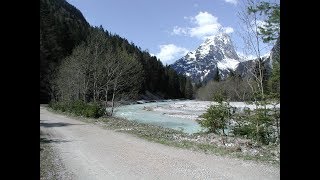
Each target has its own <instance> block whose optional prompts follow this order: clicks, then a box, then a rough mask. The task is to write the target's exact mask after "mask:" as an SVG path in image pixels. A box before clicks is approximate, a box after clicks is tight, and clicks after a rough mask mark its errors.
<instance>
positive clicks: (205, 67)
mask: <svg viewBox="0 0 320 180" xmlns="http://www.w3.org/2000/svg"><path fill="white" fill-rule="evenodd" d="M239 63H240V61H239V56H238V55H237V53H236V51H235V49H234V46H233V44H232V41H231V39H230V36H229V35H228V34H226V33H220V34H217V35H215V36H211V37H209V38H207V39H206V40H205V42H203V43H202V44H201V45H200V46H199V47H198V48H197V49H196V50H194V51H191V52H189V53H187V54H186V55H185V56H184V57H182V58H180V59H179V60H177V61H176V62H175V63H173V64H172V65H171V67H173V68H174V69H175V70H176V71H177V72H178V73H182V74H185V75H187V76H189V77H191V79H192V80H193V82H207V81H209V80H211V79H213V78H214V77H215V76H216V75H217V71H218V73H219V75H220V77H221V78H222V79H224V78H226V77H227V76H228V74H229V73H230V71H231V70H232V71H236V69H237V67H238V64H239Z"/></svg>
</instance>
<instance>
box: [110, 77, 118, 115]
mask: <svg viewBox="0 0 320 180" xmlns="http://www.w3.org/2000/svg"><path fill="white" fill-rule="evenodd" d="M117 82H118V77H117V78H116V79H115V82H114V85H113V94H112V106H111V116H112V115H113V110H114V97H115V94H116V91H117Z"/></svg>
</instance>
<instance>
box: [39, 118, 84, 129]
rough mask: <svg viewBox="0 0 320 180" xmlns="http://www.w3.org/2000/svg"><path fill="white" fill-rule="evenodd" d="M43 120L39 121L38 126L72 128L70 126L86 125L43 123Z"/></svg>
mask: <svg viewBox="0 0 320 180" xmlns="http://www.w3.org/2000/svg"><path fill="white" fill-rule="evenodd" d="M43 121H44V120H40V126H42V127H46V128H50V127H63V126H72V125H86V124H70V123H64V122H58V123H44V122H43Z"/></svg>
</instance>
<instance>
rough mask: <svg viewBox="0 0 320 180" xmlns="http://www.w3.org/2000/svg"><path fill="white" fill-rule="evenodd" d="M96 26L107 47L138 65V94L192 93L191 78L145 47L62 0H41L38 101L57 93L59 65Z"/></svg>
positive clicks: (89, 95) (186, 95)
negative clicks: (92, 20) (93, 23)
mask: <svg viewBox="0 0 320 180" xmlns="http://www.w3.org/2000/svg"><path fill="white" fill-rule="evenodd" d="M96 30H98V31H103V33H104V35H103V38H106V39H107V41H108V45H107V46H109V47H112V48H109V49H113V50H112V51H113V52H121V53H125V54H127V55H128V56H129V57H130V58H133V59H134V61H137V63H139V64H140V65H141V67H142V68H141V77H142V78H141V79H140V81H139V82H140V83H139V84H137V85H136V87H135V89H136V88H137V92H138V94H139V95H144V94H146V92H150V93H152V94H155V95H158V96H159V97H163V98H184V97H187V98H191V97H192V94H193V93H192V85H191V82H190V80H188V79H187V78H186V77H185V76H183V75H178V74H177V73H176V72H175V71H174V70H173V69H172V68H171V67H169V66H164V65H163V64H162V63H161V61H160V60H158V59H157V58H156V57H154V56H151V55H150V54H149V53H148V52H147V51H142V50H141V48H139V47H138V46H136V45H135V44H134V43H132V42H128V40H126V39H125V38H122V37H120V36H119V35H117V34H112V33H110V32H108V31H107V30H104V29H103V27H99V28H98V27H91V26H90V25H89V24H88V22H87V21H86V20H85V18H84V17H83V15H82V14H81V12H80V11H79V10H78V9H76V8H75V7H74V6H72V5H70V4H69V3H68V2H66V1H65V0H40V103H48V102H49V101H50V100H51V99H52V98H54V97H57V96H58V95H57V94H56V93H57V90H56V89H55V87H54V84H53V82H54V79H57V76H58V71H59V70H60V65H61V64H62V63H63V61H64V60H65V59H66V58H67V57H68V56H70V55H71V54H72V52H73V50H74V49H75V47H77V46H80V45H81V44H82V46H83V45H86V44H87V42H88V41H90V40H88V41H87V38H88V36H89V35H90V32H93V31H96ZM91 34H92V33H91ZM107 46H105V47H106V49H108V48H107ZM89 59H90V58H89ZM102 65H103V64H101V66H102ZM69 83H71V82H69ZM90 93H92V92H91V91H90V92H89V91H88V95H86V96H88V97H89V99H90V98H92V97H93V95H92V94H90ZM136 98H139V96H136Z"/></svg>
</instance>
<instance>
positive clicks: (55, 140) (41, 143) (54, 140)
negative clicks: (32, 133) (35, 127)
mask: <svg viewBox="0 0 320 180" xmlns="http://www.w3.org/2000/svg"><path fill="white" fill-rule="evenodd" d="M65 142H70V141H67V140H61V139H48V138H45V137H40V151H42V150H44V149H43V148H44V147H45V146H42V145H44V144H51V143H65Z"/></svg>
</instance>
